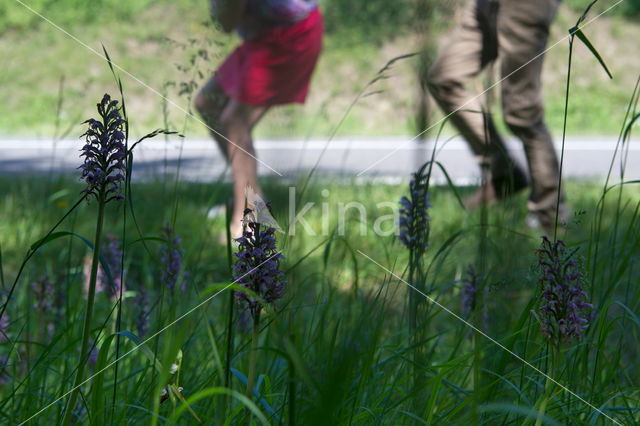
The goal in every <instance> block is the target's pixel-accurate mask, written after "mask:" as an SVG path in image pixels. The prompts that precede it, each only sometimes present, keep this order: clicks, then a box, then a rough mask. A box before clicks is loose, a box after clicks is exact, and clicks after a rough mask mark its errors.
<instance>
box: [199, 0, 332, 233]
mask: <svg viewBox="0 0 640 426" xmlns="http://www.w3.org/2000/svg"><path fill="white" fill-rule="evenodd" d="M211 6H212V12H213V16H214V17H215V19H217V21H218V22H219V23H220V25H221V26H222V29H223V30H224V31H226V32H231V31H234V30H235V31H237V32H238V34H239V35H240V37H241V38H242V39H243V42H242V44H241V45H240V46H239V47H238V48H237V49H235V51H233V53H231V55H229V57H227V59H226V60H225V61H224V62H223V64H222V65H221V66H220V67H219V68H218V70H217V71H216V72H214V73H213V76H212V77H211V79H209V81H208V82H207V83H206V84H205V85H204V86H203V87H202V89H201V90H200V91H199V92H198V94H197V95H196V98H195V106H196V109H197V110H198V112H199V113H200V115H201V116H202V118H203V119H204V121H205V122H206V123H207V125H208V126H209V128H210V129H211V130H212V132H211V133H212V136H213V137H214V139H215V140H216V142H217V143H218V146H219V147H220V150H221V151H222V153H223V155H224V156H225V158H226V160H227V161H228V162H229V164H230V166H231V174H232V179H233V193H234V207H233V213H232V216H231V232H232V236H233V237H237V236H239V235H240V234H241V229H242V217H243V212H244V207H245V204H244V198H245V190H246V188H248V187H251V188H253V190H254V191H256V193H257V194H258V195H261V190H260V185H259V183H258V178H257V164H256V157H255V150H254V147H253V140H252V136H251V133H252V130H253V128H254V126H255V125H256V124H257V123H258V122H259V121H260V119H261V118H262V117H263V116H264V114H265V113H266V112H267V111H268V110H269V108H271V107H272V106H275V105H282V104H289V103H304V101H305V99H306V97H307V92H308V90H309V82H310V80H311V75H312V73H313V70H314V68H315V65H316V62H317V60H318V56H319V55H320V51H321V49H322V35H323V32H324V28H323V21H322V16H321V14H320V11H319V10H318V6H317V4H316V2H315V1H306V0H212V1H211Z"/></svg>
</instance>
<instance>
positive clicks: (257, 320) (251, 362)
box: [245, 311, 260, 399]
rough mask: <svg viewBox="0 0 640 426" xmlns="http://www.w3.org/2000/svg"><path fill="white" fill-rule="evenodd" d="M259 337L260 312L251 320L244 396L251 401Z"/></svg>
mask: <svg viewBox="0 0 640 426" xmlns="http://www.w3.org/2000/svg"><path fill="white" fill-rule="evenodd" d="M259 337H260V312H259V311H258V313H256V316H255V318H254V319H253V333H252V334H251V355H250V356H249V378H248V379H247V390H246V392H245V396H246V397H247V398H249V399H251V394H252V392H253V386H254V385H255V382H256V362H257V361H258V338H259Z"/></svg>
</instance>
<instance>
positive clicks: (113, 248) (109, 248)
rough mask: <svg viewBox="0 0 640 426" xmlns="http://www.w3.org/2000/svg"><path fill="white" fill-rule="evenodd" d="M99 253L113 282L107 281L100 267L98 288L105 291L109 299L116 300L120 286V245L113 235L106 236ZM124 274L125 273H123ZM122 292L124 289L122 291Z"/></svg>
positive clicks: (116, 237)
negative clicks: (107, 267)
mask: <svg viewBox="0 0 640 426" xmlns="http://www.w3.org/2000/svg"><path fill="white" fill-rule="evenodd" d="M100 253H101V256H102V258H103V259H104V260H105V262H106V263H107V265H108V266H109V272H111V278H113V282H111V281H110V280H109V277H108V276H107V274H106V273H105V271H104V270H103V269H102V266H100V268H99V269H98V280H99V282H100V288H101V289H103V290H104V291H105V293H106V294H107V295H108V296H109V298H116V297H119V296H120V287H121V286H122V256H123V253H122V244H121V243H120V240H119V239H118V236H117V235H115V234H107V235H106V236H105V241H104V242H103V243H102V245H101V247H100ZM125 273H126V271H125ZM122 290H123V291H124V289H122Z"/></svg>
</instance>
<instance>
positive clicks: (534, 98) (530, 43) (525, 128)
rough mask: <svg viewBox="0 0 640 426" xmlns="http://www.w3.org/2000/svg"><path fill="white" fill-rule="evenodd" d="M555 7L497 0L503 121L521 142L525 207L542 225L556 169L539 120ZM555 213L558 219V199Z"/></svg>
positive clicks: (549, 1)
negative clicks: (527, 181)
mask: <svg viewBox="0 0 640 426" xmlns="http://www.w3.org/2000/svg"><path fill="white" fill-rule="evenodd" d="M557 6H558V2H557V0H539V1H535V2H527V1H521V0H502V1H501V4H500V14H499V15H498V40H499V57H500V60H501V76H502V78H503V79H504V80H503V81H502V109H503V114H504V120H505V122H506V124H507V125H508V126H509V128H510V130H511V131H512V132H513V133H514V134H515V135H516V136H517V137H518V138H519V139H521V140H522V143H523V145H524V149H525V153H526V156H527V162H528V164H529V172H530V175H531V185H532V192H531V197H530V201H529V210H530V211H531V212H533V213H535V214H536V215H537V216H538V218H539V219H540V221H541V222H542V225H543V226H544V227H545V228H547V229H548V228H549V227H550V226H552V225H553V221H554V219H555V214H556V203H557V199H558V186H559V170H558V158H557V155H556V152H555V149H554V146H553V140H552V137H551V134H550V133H549V130H548V129H547V126H546V124H545V122H544V107H543V101H542V82H541V73H542V65H543V52H544V50H545V48H546V45H547V39H548V35H549V25H550V24H551V21H552V20H553V18H554V16H555V13H556V11H557ZM534 58H535V59H534ZM521 67H522V68H521ZM520 68H521V69H520ZM560 215H561V216H560V218H561V219H564V217H563V216H564V205H563V203H561V211H560Z"/></svg>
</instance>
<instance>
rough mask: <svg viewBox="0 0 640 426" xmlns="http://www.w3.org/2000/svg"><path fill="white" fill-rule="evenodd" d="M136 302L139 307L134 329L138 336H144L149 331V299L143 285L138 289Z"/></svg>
mask: <svg viewBox="0 0 640 426" xmlns="http://www.w3.org/2000/svg"><path fill="white" fill-rule="evenodd" d="M136 304H137V305H138V308H139V309H140V310H139V311H138V316H137V318H136V330H137V331H138V336H139V337H144V336H146V334H147V333H148V332H149V315H150V314H151V312H150V311H149V301H148V296H147V291H146V290H145V288H144V287H142V286H141V287H140V289H139V290H138V296H137V298H136Z"/></svg>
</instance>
